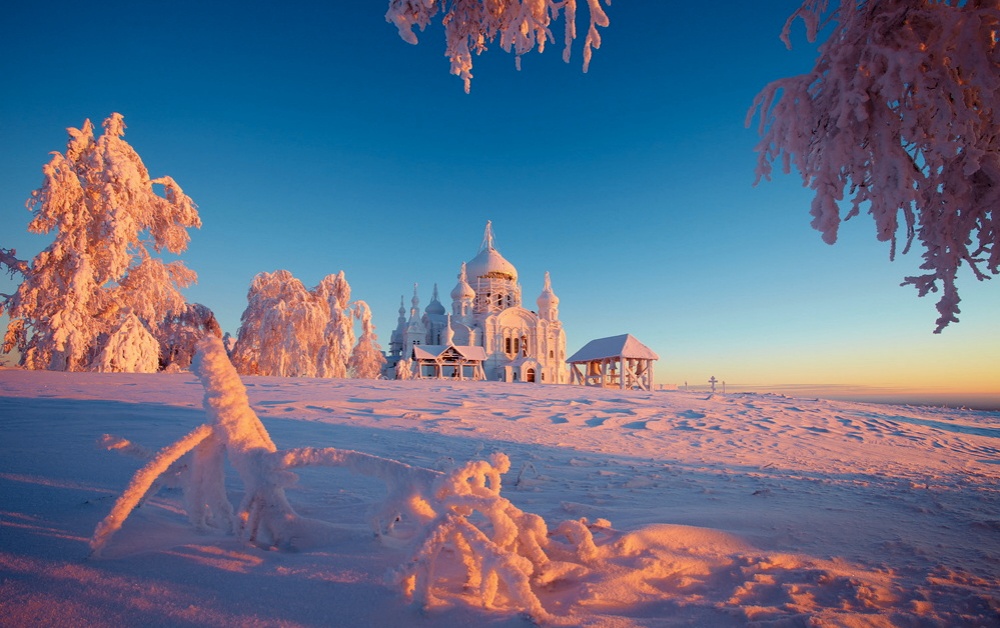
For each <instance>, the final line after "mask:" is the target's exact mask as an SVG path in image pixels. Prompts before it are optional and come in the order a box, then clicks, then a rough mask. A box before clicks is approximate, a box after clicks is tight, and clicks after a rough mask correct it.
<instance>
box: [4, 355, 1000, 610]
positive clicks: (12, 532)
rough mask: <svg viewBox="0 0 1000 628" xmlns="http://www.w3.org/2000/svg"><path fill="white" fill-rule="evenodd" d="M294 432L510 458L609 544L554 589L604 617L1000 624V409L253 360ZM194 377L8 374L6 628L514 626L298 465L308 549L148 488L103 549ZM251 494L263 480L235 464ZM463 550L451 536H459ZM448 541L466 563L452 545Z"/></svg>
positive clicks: (265, 403) (187, 426)
mask: <svg viewBox="0 0 1000 628" xmlns="http://www.w3.org/2000/svg"><path fill="white" fill-rule="evenodd" d="M244 383H245V384H246V386H247V390H248V394H249V399H250V404H251V407H252V408H253V410H254V411H255V412H256V414H257V415H258V416H259V417H260V419H261V420H262V422H263V424H264V426H265V427H266V429H267V431H268V433H269V434H270V437H271V439H273V441H274V444H275V445H276V446H277V448H278V449H279V450H289V449H293V448H301V447H338V448H343V449H352V450H357V451H360V452H365V453H368V454H373V455H376V456H381V457H383V458H389V459H393V460H396V461H399V462H402V463H406V464H408V465H413V466H416V467H424V468H427V469H445V468H449V467H453V466H455V465H460V464H462V463H464V462H466V461H469V460H486V459H488V458H490V456H491V454H493V453H496V452H502V453H504V454H506V455H507V456H508V457H509V460H510V464H511V468H510V471H509V472H508V473H507V474H506V475H505V476H504V477H503V487H502V494H503V496H504V497H505V498H507V499H509V500H510V501H511V502H512V503H513V504H514V505H515V506H516V507H517V508H519V509H521V510H523V511H524V512H526V513H534V514H537V515H539V516H541V517H542V518H544V519H545V521H546V522H547V523H548V524H549V525H550V527H554V526H556V525H557V524H558V523H559V522H561V521H565V520H575V519H581V518H586V519H587V520H588V522H591V523H592V524H593V523H594V522H598V521H600V520H602V519H603V520H607V522H608V523H610V527H607V526H604V528H603V529H601V526H603V523H602V524H601V526H595V528H596V529H598V530H599V531H598V532H595V537H594V538H595V541H596V542H597V543H598V546H599V549H600V550H601V554H600V555H599V556H596V557H594V558H593V560H592V561H591V562H590V563H588V564H587V566H586V568H585V569H573V568H571V567H567V570H566V572H565V573H563V574H561V576H560V577H557V578H555V579H554V580H553V581H551V582H548V583H544V584H543V583H540V582H536V583H535V592H536V594H537V596H538V599H539V600H540V601H541V603H542V605H543V606H544V607H545V609H546V611H547V612H548V613H549V614H551V615H552V616H553V617H554V618H555V619H553V620H551V622H552V623H557V624H559V623H564V624H569V625H580V626H689V625H699V626H740V625H747V624H755V623H761V624H770V623H777V624H779V625H835V626H890V625H906V626H910V625H919V626H924V625H927V626H963V625H968V626H991V625H993V626H995V625H1000V587H998V584H997V582H998V579H1000V482H998V479H1000V413H997V412H982V411H970V410H954V409H942V408H927V407H911V406H889V405H871V404H862V403H850V402H841V401H825V400H817V399H794V398H788V397H783V396H777V395H766V394H715V395H710V394H708V393H693V392H691V393H689V392H676V391H658V392H654V393H644V392H631V391H618V390H600V389H590V388H582V387H571V386H538V385H531V384H514V385H512V384H501V383H473V382H456V383H448V382H440V381H405V382H396V381H358V380H319V379H282V378H264V377H249V378H244ZM202 397H203V389H202V385H201V383H200V382H199V381H198V379H197V378H195V377H194V376H193V375H190V374H186V373H181V374H152V375H145V374H128V375H125V374H114V375H111V374H99V373H61V372H45V371H22V370H0V434H2V441H0V495H2V505H0V531H2V532H0V618H2V619H0V624H3V625H20V626H24V625H56V626H80V625H91V626H116V627H118V628H120V627H121V626H138V625H191V626H233V625H241V626H255V625H257V626H265V625H281V626H403V625H405V626H421V625H423V626H468V625H471V624H473V623H475V624H478V625H492V626H519V625H532V624H533V620H532V619H531V618H529V617H528V616H527V615H525V614H522V613H518V612H511V611H507V610H487V609H483V608H482V606H481V604H480V601H479V598H478V596H477V595H476V594H475V592H473V591H470V590H468V589H467V588H465V587H463V582H462V580H461V579H460V578H459V577H458V572H457V571H456V572H450V571H449V570H448V569H447V568H443V569H441V570H439V572H438V575H439V578H440V582H439V586H438V591H437V596H436V600H435V601H434V603H433V604H431V605H430V607H429V608H426V609H421V608H418V607H416V606H415V605H414V604H413V603H412V602H411V601H410V600H409V599H408V598H407V596H406V595H405V592H404V591H403V590H402V589H401V587H400V586H399V585H398V584H394V583H393V582H392V581H391V580H390V579H388V578H387V574H389V573H390V572H391V571H393V570H396V569H398V568H400V567H401V565H402V563H403V562H405V561H406V560H408V558H409V555H408V554H407V553H406V552H405V551H404V550H403V549H401V548H399V547H395V546H393V545H392V544H391V543H386V542H385V540H381V541H380V540H379V539H377V538H376V537H375V535H374V534H373V530H372V528H371V526H370V524H369V521H370V511H371V509H372V508H374V507H376V506H377V505H378V504H379V503H380V501H381V500H382V499H383V498H384V497H385V488H384V486H383V484H382V483H381V482H379V481H377V480H374V479H372V478H368V477H363V476H358V475H352V474H350V473H349V472H348V471H346V470H343V469H335V468H313V467H304V468H297V469H295V470H294V471H295V473H296V474H297V475H298V476H299V481H298V483H297V484H296V485H295V486H292V487H290V488H287V489H285V492H286V494H287V497H288V501H289V503H290V504H291V506H292V507H293V508H294V509H295V510H296V511H297V512H298V513H299V514H301V515H303V516H306V517H311V518H315V519H320V520H323V521H326V522H329V523H331V524H333V525H332V526H330V527H329V529H328V530H327V533H326V535H325V536H324V537H322V538H318V537H316V538H312V539H310V540H311V541H312V542H313V544H312V545H310V546H306V547H302V548H300V549H299V550H298V551H295V552H288V551H277V550H269V549H264V548H262V547H258V546H255V545H250V544H245V543H243V542H241V541H239V540H238V539H237V537H235V536H231V535H226V534H222V533H205V532H198V531H197V530H195V529H194V528H193V527H192V526H191V524H190V523H189V521H188V517H187V515H186V513H185V510H184V509H185V503H184V499H183V496H182V494H181V492H180V491H179V490H178V489H176V488H170V487H166V488H164V489H162V490H161V491H160V492H158V493H157V494H156V495H155V496H152V497H150V498H148V499H147V500H146V502H145V503H144V504H143V505H142V506H140V507H139V508H138V509H136V510H135V511H134V512H133V513H132V514H131V515H130V516H129V518H128V519H127V520H126V521H125V522H124V525H123V527H122V528H121V530H120V531H118V532H117V534H116V535H115V536H113V537H112V538H111V539H110V540H109V541H108V543H107V544H106V545H105V547H104V548H103V551H102V553H101V556H100V558H88V554H89V552H90V547H89V545H88V543H89V541H90V539H91V536H92V535H93V533H94V530H95V527H96V526H97V524H98V522H100V521H101V520H103V519H104V518H105V517H107V516H108V514H109V512H111V510H112V506H113V504H114V503H115V500H116V499H117V498H118V496H119V495H120V494H121V493H122V492H123V491H124V490H125V489H126V487H127V486H128V485H129V482H130V481H131V479H132V478H133V476H134V475H135V473H136V471H137V470H138V469H139V468H141V467H142V466H143V464H144V463H143V462H142V461H140V460H137V459H135V458H131V457H128V456H126V455H122V454H121V453H118V452H114V451H107V450H105V449H104V448H102V447H100V446H99V444H98V441H99V440H100V439H101V438H102V436H103V435H104V434H113V435H116V436H120V437H122V438H124V439H128V440H129V441H131V442H132V443H134V444H135V445H141V446H144V447H146V448H148V449H150V450H152V451H153V452H155V451H158V450H160V449H161V448H163V447H166V446H168V445H171V444H172V443H175V442H177V441H178V440H180V439H181V438H182V437H184V436H185V435H186V434H188V433H190V432H191V431H192V430H193V429H195V428H196V427H198V426H199V425H202V424H204V423H206V422H208V421H209V419H208V417H207V416H206V412H205V411H204V409H203V408H202ZM226 488H227V490H228V493H229V500H230V501H231V502H232V503H233V504H234V505H236V504H239V503H240V499H241V497H242V491H243V484H242V482H241V480H240V476H239V475H238V474H237V473H236V471H235V470H234V469H232V468H228V467H227V475H226ZM445 554H447V550H446V551H445ZM445 558H447V557H446V556H445Z"/></svg>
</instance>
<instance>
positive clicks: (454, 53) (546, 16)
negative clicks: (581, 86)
mask: <svg viewBox="0 0 1000 628" xmlns="http://www.w3.org/2000/svg"><path fill="white" fill-rule="evenodd" d="M586 4H587V7H588V9H589V11H590V27H589V28H588V29H587V36H586V38H585V39H584V43H583V71H584V72H586V71H587V68H588V67H589V65H590V57H591V54H592V53H593V49H594V48H600V47H601V35H600V32H599V31H598V30H597V28H598V27H599V26H607V25H608V16H607V14H605V12H604V9H603V8H602V7H601V2H600V0H586ZM605 4H611V2H610V0H605ZM576 9H577V0H390V2H389V10H388V11H387V12H386V14H385V19H386V21H388V22H392V23H393V24H395V25H396V28H398V29H399V36H400V37H402V38H403V40H404V41H406V42H408V43H411V44H416V43H417V36H416V34H415V33H414V32H413V28H414V27H415V26H416V27H419V28H420V30H423V29H424V28H425V27H426V26H427V25H428V24H430V23H431V21H432V20H433V19H434V17H435V16H436V15H437V14H438V13H442V14H443V17H442V18H441V23H442V24H443V25H444V32H445V41H446V51H445V55H447V56H448V58H449V59H450V60H451V73H452V74H455V75H457V76H459V77H460V78H461V79H462V80H463V81H464V82H465V91H466V92H468V91H469V87H470V84H471V82H472V54H473V53H475V54H480V53H482V52H483V51H484V50H486V44H487V43H488V42H492V41H494V40H495V39H496V38H497V36H498V35H499V37H500V47H501V48H502V49H503V50H505V51H506V52H511V51H513V52H514V55H515V57H514V59H515V63H516V65H517V68H518V69H520V68H521V55H523V54H524V53H526V52H530V51H531V50H533V49H534V48H535V47H536V46H537V47H538V52H542V51H543V50H544V49H545V44H546V43H547V42H549V41H554V40H555V38H554V37H553V35H552V31H551V30H550V29H549V26H550V24H551V23H552V22H553V21H555V20H558V19H559V14H560V13H562V14H563V18H564V20H565V22H566V24H565V27H564V30H563V60H564V61H566V62H567V63H568V62H569V58H570V49H571V46H572V43H573V40H574V39H576Z"/></svg>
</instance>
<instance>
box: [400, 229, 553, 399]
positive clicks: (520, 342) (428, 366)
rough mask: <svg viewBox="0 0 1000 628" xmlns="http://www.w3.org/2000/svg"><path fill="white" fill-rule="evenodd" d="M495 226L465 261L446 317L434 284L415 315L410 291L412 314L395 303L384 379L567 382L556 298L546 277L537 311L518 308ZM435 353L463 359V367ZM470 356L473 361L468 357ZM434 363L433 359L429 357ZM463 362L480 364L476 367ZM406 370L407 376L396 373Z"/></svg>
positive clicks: (516, 286) (514, 279) (517, 288)
mask: <svg viewBox="0 0 1000 628" xmlns="http://www.w3.org/2000/svg"><path fill="white" fill-rule="evenodd" d="M493 240H494V238H493V226H492V224H491V223H489V222H487V223H486V231H485V233H484V235H483V244H482V247H481V248H480V251H479V253H478V254H477V255H476V256H475V257H473V258H472V259H471V260H469V261H468V262H467V263H463V264H462V266H461V270H460V272H459V273H458V283H457V284H456V285H455V288H454V289H453V290H452V291H451V294H450V296H451V312H450V313H449V312H448V311H447V310H446V309H445V307H444V304H443V303H441V300H440V295H439V294H438V289H437V285H435V286H434V292H433V295H432V296H431V300H430V302H429V303H428V304H427V307H426V308H425V309H424V311H423V312H421V311H420V298H419V296H418V295H417V287H416V286H414V288H413V297H412V299H411V300H410V309H409V317H407V311H406V308H405V307H404V305H403V299H402V298H401V299H400V303H399V318H398V320H397V325H396V329H395V330H393V332H392V337H391V340H390V342H389V354H388V355H387V356H386V361H387V362H386V367H387V375H388V376H389V377H394V376H395V377H397V378H400V379H402V378H408V377H436V378H448V377H450V378H458V379H469V378H470V377H468V376H467V375H469V374H471V378H472V379H486V380H492V381H506V382H517V381H522V382H536V383H544V384H566V383H568V382H569V370H568V368H567V366H566V333H565V332H564V331H563V326H562V321H560V320H559V298H558V297H557V296H556V295H555V293H554V292H553V291H552V282H551V280H550V278H549V274H548V273H547V272H546V273H545V279H544V284H543V287H542V292H541V294H540V295H539V296H538V298H537V299H536V300H535V304H536V305H537V310H536V311H531V310H528V309H526V308H525V307H523V305H522V300H521V284H520V283H518V276H517V269H516V268H515V267H514V265H513V264H511V263H510V262H508V261H507V260H506V259H505V258H504V257H503V255H501V254H500V251H498V250H497V249H496V247H495V246H494V241H493ZM433 356H452V358H453V359H454V358H455V356H465V357H466V358H467V360H466V361H464V362H463V364H464V367H463V366H457V367H456V366H449V365H450V364H452V362H446V361H443V360H444V358H434V357H433ZM471 356H474V357H471ZM435 359H437V361H436V362H435V361H434V360H435ZM468 360H472V361H479V362H480V363H479V367H480V368H476V365H475V364H470V363H469V362H468ZM402 369H406V370H407V371H408V372H407V373H400V372H399V370H402Z"/></svg>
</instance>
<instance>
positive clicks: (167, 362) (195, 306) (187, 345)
mask: <svg viewBox="0 0 1000 628" xmlns="http://www.w3.org/2000/svg"><path fill="white" fill-rule="evenodd" d="M153 334H154V335H155V336H156V338H157V340H159V343H160V365H161V367H162V368H164V369H166V370H169V371H175V370H183V369H186V368H188V367H189V366H191V360H192V359H194V353H195V345H197V344H198V341H199V340H201V339H202V338H203V337H204V336H205V335H206V334H212V335H213V336H216V337H218V338H221V337H222V328H221V327H220V326H219V322H218V321H217V320H216V319H215V313H214V312H212V310H210V309H208V308H207V307H205V306H204V305H202V304H201V303H190V304H187V305H186V306H185V307H184V309H183V310H182V311H181V312H180V313H178V314H174V315H172V316H168V317H167V318H166V319H164V320H163V321H161V323H160V326H159V328H157V329H155V330H153Z"/></svg>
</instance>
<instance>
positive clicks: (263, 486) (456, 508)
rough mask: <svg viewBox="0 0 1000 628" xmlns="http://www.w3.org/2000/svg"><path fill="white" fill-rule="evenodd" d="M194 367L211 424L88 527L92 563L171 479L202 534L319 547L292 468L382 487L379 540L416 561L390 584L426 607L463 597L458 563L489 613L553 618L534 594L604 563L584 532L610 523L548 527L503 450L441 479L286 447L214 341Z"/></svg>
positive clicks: (107, 441) (378, 461)
mask: <svg viewBox="0 0 1000 628" xmlns="http://www.w3.org/2000/svg"><path fill="white" fill-rule="evenodd" d="M194 370H195V372H196V373H197V374H198V376H199V377H200V378H201V381H202V384H203V385H204V387H205V401H204V405H205V410H206V412H207V414H208V416H209V418H210V419H211V421H210V423H209V424H206V425H202V426H200V427H198V428H196V429H195V430H193V431H192V432H191V433H190V434H188V435H187V436H185V437H183V438H182V439H181V440H179V441H177V442H176V443H174V444H172V445H170V446H168V447H166V448H165V449H163V450H162V451H161V452H160V453H158V454H156V455H155V456H152V457H151V458H150V460H149V462H148V463H147V464H146V466H145V467H143V468H142V469H140V470H139V471H138V472H137V473H136V474H135V476H134V477H133V478H132V482H131V483H130V484H129V486H128V487H127V488H126V490H125V492H124V493H123V494H122V495H121V497H119V498H118V501H117V502H116V503H115V505H114V507H113V508H112V510H111V512H110V513H109V514H108V516H107V517H105V519H104V520H103V521H101V522H100V523H99V524H98V526H97V528H96V529H95V531H94V536H93V538H92V539H91V542H90V545H91V548H92V554H93V555H94V556H97V555H99V554H100V552H101V550H102V549H104V548H105V547H106V546H107V544H108V542H109V541H110V540H111V538H112V536H113V535H114V534H115V532H117V531H118V530H119V529H120V528H121V526H122V524H123V523H124V522H125V520H126V519H127V518H128V516H129V514H130V513H131V512H132V510H133V509H134V508H135V507H136V506H138V505H139V504H140V503H141V502H142V501H143V500H144V499H145V497H146V496H147V495H148V494H149V493H150V492H151V491H154V490H155V488H156V487H157V486H158V485H159V484H160V483H165V482H164V480H166V479H172V478H173V477H175V476H177V477H180V479H181V486H182V488H183V490H184V496H185V502H186V507H187V510H188V516H189V518H190V520H191V522H192V523H193V524H194V525H195V526H197V527H199V528H219V529H221V530H223V531H231V532H235V533H237V534H238V535H239V536H240V538H242V539H243V540H244V541H246V542H249V543H254V544H256V545H261V546H264V547H277V548H300V549H301V548H304V547H307V546H311V545H315V544H321V543H322V541H323V539H324V538H326V535H327V534H328V533H329V532H330V531H331V530H332V525H331V524H328V523H325V522H322V521H317V520H313V519H307V518H304V517H301V516H299V515H298V514H297V513H296V512H295V511H294V510H293V508H292V506H291V505H290V504H289V503H288V500H287V498H286V496H285V491H284V488H285V487H287V486H289V485H291V484H292V483H293V482H295V481H296V479H297V478H296V476H295V474H293V473H292V472H291V471H289V469H293V468H296V467H304V466H326V467H343V468H346V469H348V470H350V471H351V472H353V473H357V474H360V475H365V476H369V477H374V478H377V479H380V480H381V481H383V482H384V483H385V485H386V488H387V489H388V491H387V496H386V498H385V500H384V502H382V504H381V505H380V506H379V507H378V508H377V510H376V512H375V513H374V516H373V524H374V527H375V529H376V532H377V534H378V535H379V537H381V538H383V539H389V538H391V539H394V540H395V541H396V545H398V542H404V543H409V546H410V549H411V552H412V555H411V557H410V559H409V560H407V561H406V562H405V563H404V564H403V565H402V566H400V567H399V568H398V569H396V570H395V571H394V572H393V574H392V580H393V582H395V583H396V584H398V585H400V586H402V588H403V590H404V592H405V593H406V594H407V595H409V596H412V598H413V599H414V601H415V602H416V603H417V604H419V605H421V606H427V605H430V604H433V603H434V602H435V600H437V599H440V596H441V595H443V594H447V593H450V594H451V595H453V596H454V595H456V594H458V592H456V591H446V588H447V586H448V584H447V582H448V581H447V580H443V579H440V578H439V577H438V576H439V575H440V574H441V573H450V572H453V571H454V568H461V569H462V570H463V571H464V573H465V583H464V586H463V590H465V591H471V592H472V594H473V596H474V597H476V598H477V599H478V600H479V602H480V603H481V604H482V605H483V606H484V607H486V608H490V609H503V610H512V611H520V612H526V613H528V614H530V615H531V616H532V617H533V618H535V619H536V620H554V621H559V620H560V618H557V617H554V616H553V615H551V614H550V613H549V612H548V611H547V610H546V609H545V608H544V607H543V606H542V603H541V601H540V600H539V597H538V594H537V592H538V591H539V590H541V589H542V588H545V587H548V586H550V585H552V584H553V583H554V582H556V581H559V580H566V579H578V578H580V577H582V576H584V575H586V574H587V573H588V572H589V570H590V568H589V567H588V565H592V564H594V563H595V561H597V560H599V559H601V558H603V557H604V556H603V555H602V551H601V550H600V549H599V548H598V547H597V545H596V544H595V542H594V536H593V533H592V531H591V528H592V527H594V528H595V529H601V530H606V529H607V528H608V526H609V524H608V523H607V522H606V521H598V522H597V523H596V524H595V525H594V526H589V525H588V524H587V522H586V520H579V521H565V522H563V523H562V524H560V525H559V526H558V527H557V528H556V529H555V530H553V531H551V532H550V530H549V529H548V526H547V525H546V523H545V521H544V520H543V519H542V518H541V517H539V516H538V515H534V514H530V513H525V512H523V511H522V510H520V509H518V508H517V507H515V506H514V505H513V504H512V503H511V502H510V501H509V500H507V499H506V498H504V497H502V496H501V495H500V476H501V475H502V474H504V473H506V472H507V471H508V470H509V469H510V460H509V459H508V458H507V456H506V455H504V454H502V453H497V454H494V455H493V456H491V457H490V460H489V461H474V462H469V463H467V464H465V465H462V466H460V467H457V468H455V469H454V470H452V471H450V472H448V473H442V472H440V471H434V470H430V469H422V468H419V467H412V466H410V465H407V464H405V463H403V462H399V461H396V460H390V459H386V458H379V457H377V456H372V455H369V454H365V453H361V452H357V451H350V450H344V449H336V448H333V447H328V448H312V447H306V448H299V449H290V450H286V451H281V450H278V449H277V447H276V446H275V444H274V442H273V441H272V440H271V437H270V435H269V434H268V433H267V430H266V429H265V428H264V425H263V424H262V423H261V422H260V419H258V418H257V415H256V414H254V412H253V410H252V409H251V408H250V404H249V401H248V399H247V394H246V388H244V386H243V384H242V382H241V381H240V379H239V376H238V375H237V374H236V370H235V369H234V368H233V366H232V364H231V363H230V362H229V359H228V358H227V357H226V352H225V349H224V348H223V346H222V341H221V340H220V339H219V338H217V337H215V336H214V335H209V336H206V337H205V338H204V339H203V340H202V341H200V342H199V345H198V355H197V357H196V359H195V362H194ZM102 444H104V446H105V447H107V448H108V449H118V450H120V451H123V452H125V453H132V454H137V455H139V456H141V457H149V454H148V453H147V452H146V451H145V450H143V449H142V448H140V447H138V446H136V445H133V444H131V443H129V442H128V441H125V440H124V439H120V438H116V437H111V436H106V437H104V438H103V439H102ZM189 452H191V454H190V455H189ZM188 457H189V458H190V460H188V459H187V458H188ZM224 457H228V459H229V462H230V464H231V465H232V467H233V468H234V469H236V471H237V472H238V473H239V476H240V479H241V480H242V482H243V487H244V497H243V501H242V503H241V504H240V506H239V508H237V509H236V510H235V512H234V510H233V508H232V506H231V505H230V502H229V500H228V498H227V496H226V492H225V482H224V469H225V466H224Z"/></svg>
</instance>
